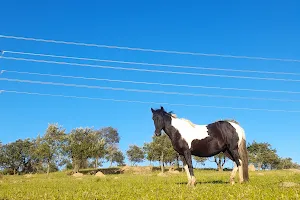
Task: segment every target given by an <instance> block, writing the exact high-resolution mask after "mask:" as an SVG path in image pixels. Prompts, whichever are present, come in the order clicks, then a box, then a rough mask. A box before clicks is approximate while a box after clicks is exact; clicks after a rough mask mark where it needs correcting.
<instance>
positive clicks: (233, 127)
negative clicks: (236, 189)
mask: <svg viewBox="0 0 300 200" xmlns="http://www.w3.org/2000/svg"><path fill="white" fill-rule="evenodd" d="M151 111H152V120H153V122H154V126H155V131H154V134H155V136H156V137H158V136H160V135H161V132H162V130H163V131H164V132H165V133H166V134H167V135H168V136H169V138H170V140H171V143H172V146H173V148H174V150H175V151H176V152H177V153H178V154H179V155H180V157H181V158H182V161H183V164H184V169H185V171H186V174H187V178H188V183H187V186H195V185H196V178H195V176H194V171H193V165H192V155H194V156H198V157H211V156H214V155H217V154H219V153H221V152H223V153H224V155H225V156H226V157H228V158H229V159H231V160H232V161H233V162H234V168H233V170H232V172H231V175H230V179H229V182H230V183H231V184H234V183H235V181H234V178H235V176H236V173H237V171H239V181H240V183H244V182H247V181H249V174H248V153H247V148H246V136H245V131H244V129H243V128H242V127H241V126H240V125H239V124H238V123H237V122H236V121H228V120H219V121H216V122H214V123H210V124H207V125H197V124H193V123H192V122H191V121H190V120H186V119H180V118H178V117H177V116H175V115H174V114H173V113H172V112H166V111H165V110H164V108H163V107H162V106H161V108H160V109H156V110H154V109H153V108H151Z"/></svg>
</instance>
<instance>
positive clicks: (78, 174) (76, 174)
mask: <svg viewBox="0 0 300 200" xmlns="http://www.w3.org/2000/svg"><path fill="white" fill-rule="evenodd" d="M72 176H74V177H76V178H78V177H83V173H79V172H78V173H75V174H73V175H72Z"/></svg>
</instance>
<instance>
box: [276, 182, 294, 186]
mask: <svg viewBox="0 0 300 200" xmlns="http://www.w3.org/2000/svg"><path fill="white" fill-rule="evenodd" d="M298 185H299V184H298V183H294V182H282V183H280V184H279V186H280V187H295V186H298Z"/></svg>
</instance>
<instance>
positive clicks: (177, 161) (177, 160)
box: [176, 156, 179, 168]
mask: <svg viewBox="0 0 300 200" xmlns="http://www.w3.org/2000/svg"><path fill="white" fill-rule="evenodd" d="M176 165H177V168H179V159H178V156H176Z"/></svg>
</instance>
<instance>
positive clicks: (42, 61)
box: [2, 56, 300, 82]
mask: <svg viewBox="0 0 300 200" xmlns="http://www.w3.org/2000/svg"><path fill="white" fill-rule="evenodd" d="M2 59H6V60H19V61H28V62H38V63H48V64H59V65H71V66H81V67H92V68H102V69H114V70H125V71H139V72H152V73H164V74H178V75H191V76H206V77H223V78H237V79H252V80H267V81H286V82H300V80H299V79H284V78H269V77H256V76H255V77H254V76H235V75H223V74H204V73H193V72H180V71H164V70H152V69H141V68H131V67H115V66H108V65H93V64H83V63H74V62H61V61H50V60H41V59H29V58H20V57H12V56H2Z"/></svg>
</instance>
